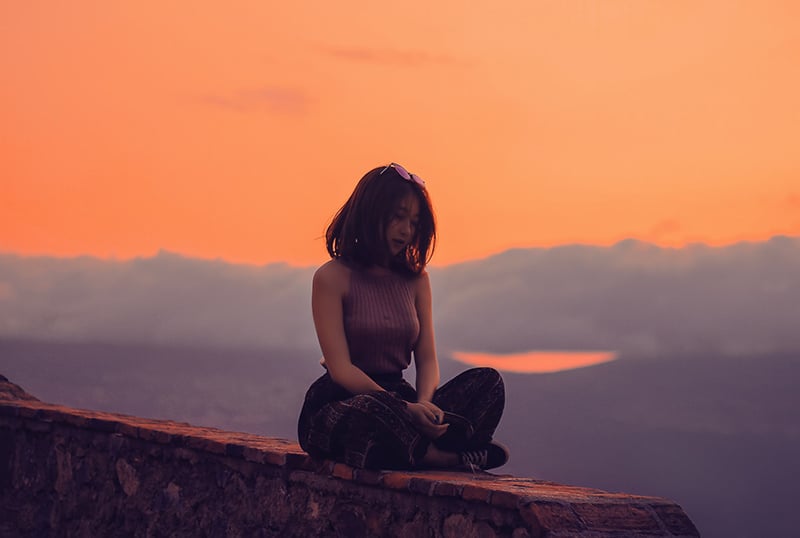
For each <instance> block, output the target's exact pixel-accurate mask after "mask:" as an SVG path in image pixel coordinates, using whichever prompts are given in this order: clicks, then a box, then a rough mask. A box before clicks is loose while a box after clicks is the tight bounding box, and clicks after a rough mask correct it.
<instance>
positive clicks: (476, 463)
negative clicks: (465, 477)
mask: <svg viewBox="0 0 800 538" xmlns="http://www.w3.org/2000/svg"><path fill="white" fill-rule="evenodd" d="M459 456H460V457H461V466H462V467H464V468H465V469H469V470H475V469H482V470H484V471H486V470H488V469H494V468H495V467H500V466H502V465H505V464H506V462H507V461H508V457H509V452H508V448H506V446H505V445H503V444H501V443H498V442H497V441H490V442H489V444H488V445H486V446H485V447H484V448H481V449H478V450H466V451H464V452H461V454H459Z"/></svg>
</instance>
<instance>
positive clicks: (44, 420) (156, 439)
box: [0, 375, 699, 537]
mask: <svg viewBox="0 0 800 538" xmlns="http://www.w3.org/2000/svg"><path fill="white" fill-rule="evenodd" d="M52 424H65V425H68V426H73V427H77V428H81V429H86V430H92V431H97V432H100V433H109V434H119V435H122V436H125V437H129V438H132V439H139V440H142V441H145V442H150V443H155V444H160V445H170V446H173V447H175V448H183V449H189V450H194V451H199V452H207V453H210V454H214V455H217V456H227V457H231V458H236V459H241V460H246V461H249V462H252V463H258V464H263V465H270V466H273V467H276V468H280V469H286V470H288V471H306V472H312V473H314V474H317V475H321V476H326V477H329V478H331V479H335V480H343V481H347V482H353V483H358V484H362V485H365V486H372V487H380V488H383V489H388V490H396V491H398V492H408V493H411V494H417V495H424V496H428V497H453V498H457V499H461V500H463V501H466V502H469V503H478V504H479V505H485V506H489V507H492V506H493V507H496V508H500V509H509V510H516V511H518V512H519V514H520V516H521V517H522V519H523V520H524V521H525V522H526V523H527V524H528V525H530V527H531V529H534V530H536V532H539V533H544V534H546V535H547V536H554V537H555V536H558V535H560V534H562V533H564V532H567V533H568V534H569V533H578V534H580V535H582V536H584V535H585V536H589V535H591V536H601V535H604V534H605V533H612V534H615V533H618V532H619V529H615V528H613V526H612V524H613V523H614V522H617V523H621V522H622V523H624V521H625V518H626V517H630V518H633V519H632V520H639V521H643V522H644V523H645V524H646V526H645V528H646V529H647V532H646V534H647V535H651V536H680V537H691V536H699V532H698V531H697V529H696V527H695V526H694V524H693V523H692V521H691V520H690V519H689V517H688V516H687V515H686V513H685V512H684V511H683V509H682V508H681V507H680V506H679V505H678V504H676V503H674V502H672V501H670V500H668V499H664V498H660V497H647V496H637V495H628V494H622V493H609V492H605V491H602V490H598V489H594V488H585V487H579V486H565V485H561V484H557V483H554V482H549V481H543V480H536V479H532V478H518V477H514V476H511V475H495V474H492V473H488V472H478V473H467V472H454V471H370V470H366V469H354V468H352V467H349V466H347V465H345V464H343V463H337V462H333V461H329V460H315V459H313V458H311V457H310V456H308V455H307V454H306V453H305V452H303V450H302V449H301V448H300V446H299V445H298V444H297V443H296V442H293V441H290V440H287V439H281V438H270V437H263V436H259V435H255V434H249V433H243V432H230V431H225V430H220V429H217V428H210V427H199V426H192V425H191V424H188V423H184V422H175V421H170V420H159V419H144V418H140V417H136V416H132V415H124V414H119V413H106V412H98V411H91V410H84V409H76V408H70V407H66V406H59V405H55V404H48V403H44V402H41V401H40V400H38V399H37V398H35V397H33V396H31V395H29V394H28V393H27V392H25V391H24V389H22V388H21V387H19V386H18V385H16V384H14V383H11V382H10V381H8V379H7V378H6V377H4V376H2V375H0V428H1V427H10V428H11V429H16V428H17V427H25V428H26V429H29V430H32V431H49V428H50V427H51V425H52ZM630 530H633V529H630ZM573 535H574V534H573ZM615 535H618V534H615Z"/></svg>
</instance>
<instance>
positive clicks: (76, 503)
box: [0, 376, 698, 538]
mask: <svg viewBox="0 0 800 538" xmlns="http://www.w3.org/2000/svg"><path fill="white" fill-rule="evenodd" d="M278 535H280V536H283V537H292V536H303V537H307V536H347V537H354V536H407V537H415V538H416V537H423V536H448V537H449V536H457V537H459V538H467V537H481V538H483V537H491V536H512V537H515V538H523V537H559V536H571V537H587V538H588V537H592V538H603V537H612V536H614V537H620V536H648V537H653V536H684V537H688V536H698V533H697V530H696V528H695V527H694V525H693V524H692V522H691V521H690V520H689V518H688V517H687V516H686V514H685V513H684V512H683V510H682V509H681V508H680V507H679V506H678V505H676V504H675V503H673V502H671V501H669V500H666V499H660V498H655V497H641V496H632V495H625V494H618V493H607V492H604V491H600V490H596V489H589V488H581V487H573V486H564V485H559V484H555V483H552V482H544V481H540V480H534V479H530V478H516V477H513V476H503V475H494V474H490V473H479V474H473V473H463V472H429V471H426V472H396V471H384V472H374V471H365V470H358V469H352V468H350V467H348V466H346V465H343V464H335V463H333V462H330V461H319V460H312V459H311V458H309V457H308V456H307V455H306V454H305V453H303V452H302V450H301V449H300V448H299V446H298V445H297V444H296V443H294V442H290V441H286V440H283V439H272V438H265V437H261V436H257V435H250V434H245V433H234V432H227V431H221V430H216V429H212V428H201V427H196V426H191V425H189V424H183V423H177V422H171V421H161V420H147V419H143V418H138V417H132V416H125V415H118V414H110V413H101V412H95V411H85V410H78V409H71V408H66V407H61V406H57V405H52V404H47V403H43V402H40V401H38V400H37V399H35V398H33V397H32V396H30V395H28V394H27V393H25V391H24V390H22V389H21V388H19V387H18V386H16V385H14V384H13V383H10V382H8V380H6V379H5V378H3V377H2V376H0V536H193V537H194V536H232V537H236V536H248V537H250V536H278Z"/></svg>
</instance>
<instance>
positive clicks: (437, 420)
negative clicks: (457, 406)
mask: <svg viewBox="0 0 800 538" xmlns="http://www.w3.org/2000/svg"><path fill="white" fill-rule="evenodd" d="M418 403H419V404H420V405H423V406H425V409H426V410H427V411H429V412H430V413H431V422H433V423H434V424H441V423H442V421H443V420H444V411H442V410H441V409H439V407H438V406H437V405H436V404H434V403H433V402H426V401H420V402H418Z"/></svg>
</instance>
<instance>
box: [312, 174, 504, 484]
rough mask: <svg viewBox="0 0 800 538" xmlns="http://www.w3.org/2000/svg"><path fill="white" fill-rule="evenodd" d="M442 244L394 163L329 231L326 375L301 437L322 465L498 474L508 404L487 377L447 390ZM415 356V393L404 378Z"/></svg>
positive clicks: (422, 198) (423, 199) (323, 293)
mask: <svg viewBox="0 0 800 538" xmlns="http://www.w3.org/2000/svg"><path fill="white" fill-rule="evenodd" d="M435 237H436V231H435V222H434V216H433V211H432V208H431V203H430V199H429V198H428V193H427V190H426V189H425V183H424V182H423V181H422V180H421V179H420V178H419V177H418V176H416V175H415V174H410V173H409V172H408V171H406V169H405V168H403V167H402V166H400V165H399V164H396V163H391V164H389V165H388V166H382V167H378V168H375V169H373V170H371V171H369V172H367V174H366V175H364V177H363V178H361V180H360V181H359V183H358V185H356V188H355V190H354V191H353V193H352V194H351V195H350V198H349V199H348V200H347V202H346V203H345V204H344V206H343V207H342V208H341V209H340V210H339V212H338V213H337V214H336V216H335V217H334V218H333V221H332V222H331V224H330V225H329V226H328V230H327V233H326V242H327V249H328V253H329V254H330V256H331V258H332V259H331V260H330V261H329V262H327V263H326V264H325V265H323V266H322V267H320V268H319V269H318V270H317V271H316V273H315V274H314V280H313V291H312V301H311V302H312V311H313V316H314V325H315V328H316V332H317V338H318V339H319V343H320V347H321V349H322V355H323V359H322V361H321V363H322V365H323V366H324V367H325V369H326V370H327V372H326V373H325V374H324V375H323V376H322V377H320V378H319V379H317V380H316V381H315V382H314V383H313V384H312V385H311V387H310V388H309V390H308V392H307V393H306V398H305V403H304V404H303V409H302V411H301V413H300V419H299V424H298V438H299V440H300V446H302V447H303V450H305V451H306V452H308V453H309V454H310V455H312V456H314V457H320V458H330V459H334V460H337V461H341V462H344V463H346V464H348V465H350V466H353V467H359V468H363V467H366V468H373V469H397V468H405V469H412V468H425V467H438V468H462V469H474V468H480V469H491V468H494V467H499V466H501V465H503V464H505V462H506V461H507V460H508V450H507V449H506V448H505V447H504V446H503V445H501V444H500V443H497V442H494V441H492V435H493V434H494V430H495V428H496V427H497V424H498V422H499V421H500V416H501V414H502V412H503V406H504V402H505V392H504V388H503V381H502V379H501V378H500V375H499V374H498V373H497V371H495V370H493V369H490V368H474V369H472V370H468V371H466V372H464V373H462V374H460V375H459V376H457V377H456V378H454V379H453V380H452V381H450V382H449V383H446V384H445V385H444V386H442V387H440V388H437V386H438V384H439V363H438V361H437V358H436V349H435V345H434V336H433V319H432V315H431V287H430V280H429V278H428V273H427V272H426V271H425V265H426V264H427V263H428V261H429V260H430V256H431V254H432V252H433V246H434V241H435ZM412 354H413V357H414V361H415V366H416V371H417V376H416V390H415V389H414V388H412V387H411V385H410V384H408V383H407V382H406V381H405V380H404V379H403V370H405V369H406V368H407V367H408V366H409V364H410V362H411V356H412Z"/></svg>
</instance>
